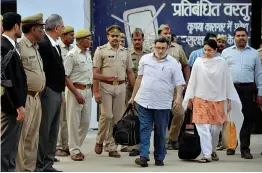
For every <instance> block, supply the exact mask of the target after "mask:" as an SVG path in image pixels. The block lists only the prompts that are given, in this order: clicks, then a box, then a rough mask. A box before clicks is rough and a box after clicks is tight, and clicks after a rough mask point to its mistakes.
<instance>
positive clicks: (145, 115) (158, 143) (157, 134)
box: [138, 104, 170, 161]
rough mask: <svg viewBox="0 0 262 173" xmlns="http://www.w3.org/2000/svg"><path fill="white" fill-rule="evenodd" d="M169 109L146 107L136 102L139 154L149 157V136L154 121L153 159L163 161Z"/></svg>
mask: <svg viewBox="0 0 262 173" xmlns="http://www.w3.org/2000/svg"><path fill="white" fill-rule="evenodd" d="M169 116H170V109H162V110H158V109H147V108H144V107H142V106H141V105H139V104H138V117H139V121H140V156H141V157H144V158H147V159H149V154H148V153H149V148H150V137H151V132H152V130H153V123H154V149H155V151H154V159H155V160H159V161H163V160H164V159H165V155H166V147H165V143H166V129H167V126H168V121H169Z"/></svg>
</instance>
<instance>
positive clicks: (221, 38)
mask: <svg viewBox="0 0 262 173" xmlns="http://www.w3.org/2000/svg"><path fill="white" fill-rule="evenodd" d="M226 46H227V37H226V36H225V35H217V47H218V48H217V52H219V53H222V51H223V50H224V49H225V48H226Z"/></svg>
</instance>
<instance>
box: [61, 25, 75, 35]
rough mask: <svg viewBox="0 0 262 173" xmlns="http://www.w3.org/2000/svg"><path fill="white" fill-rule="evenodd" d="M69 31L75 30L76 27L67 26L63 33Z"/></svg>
mask: <svg viewBox="0 0 262 173" xmlns="http://www.w3.org/2000/svg"><path fill="white" fill-rule="evenodd" d="M69 32H74V28H73V27H72V26H65V29H64V32H63V34H67V33H69Z"/></svg>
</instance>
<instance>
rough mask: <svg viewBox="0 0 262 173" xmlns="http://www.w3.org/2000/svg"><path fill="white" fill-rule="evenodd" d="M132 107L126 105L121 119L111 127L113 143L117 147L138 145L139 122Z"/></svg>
mask: <svg viewBox="0 0 262 173" xmlns="http://www.w3.org/2000/svg"><path fill="white" fill-rule="evenodd" d="M134 111H136V112H137V110H136V108H135V107H134V106H133V105H131V104H130V105H128V107H127V109H126V111H125V113H124V115H123V117H122V118H121V120H119V121H118V122H117V123H116V124H115V125H114V127H113V137H114V139H115V143H116V144H119V145H127V146H133V145H137V144H139V143H140V135H139V133H140V132H139V126H140V122H139V119H138V116H137V115H136V114H135V113H134Z"/></svg>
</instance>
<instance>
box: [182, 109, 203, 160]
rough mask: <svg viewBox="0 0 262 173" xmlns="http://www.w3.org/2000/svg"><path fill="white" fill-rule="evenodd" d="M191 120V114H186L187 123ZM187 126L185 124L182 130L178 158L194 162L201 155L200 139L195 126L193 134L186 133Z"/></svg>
mask: <svg viewBox="0 0 262 173" xmlns="http://www.w3.org/2000/svg"><path fill="white" fill-rule="evenodd" d="M189 118H190V114H186V117H185V121H184V122H187V120H188V119H189ZM186 124H187V123H184V124H183V126H182V128H181V133H182V135H181V137H180V141H179V149H178V157H179V158H180V159H182V160H194V159H196V158H197V157H198V156H199V155H200V153H201V146H200V137H199V135H198V133H197V129H196V126H195V124H194V131H193V132H192V133H190V132H186V130H185V129H186Z"/></svg>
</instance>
